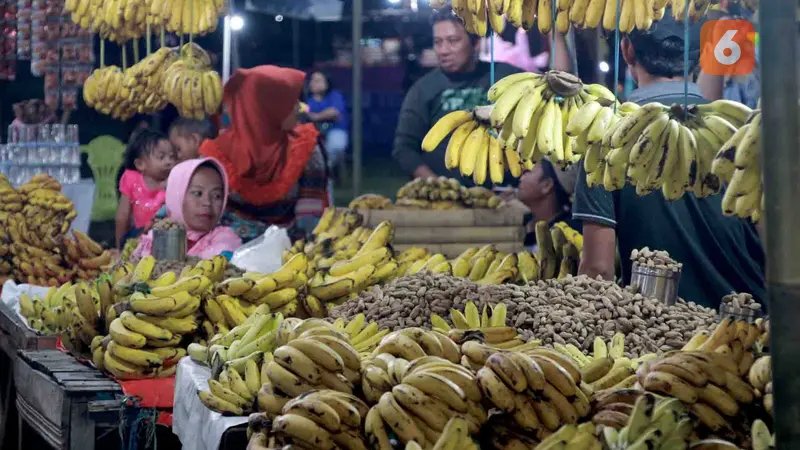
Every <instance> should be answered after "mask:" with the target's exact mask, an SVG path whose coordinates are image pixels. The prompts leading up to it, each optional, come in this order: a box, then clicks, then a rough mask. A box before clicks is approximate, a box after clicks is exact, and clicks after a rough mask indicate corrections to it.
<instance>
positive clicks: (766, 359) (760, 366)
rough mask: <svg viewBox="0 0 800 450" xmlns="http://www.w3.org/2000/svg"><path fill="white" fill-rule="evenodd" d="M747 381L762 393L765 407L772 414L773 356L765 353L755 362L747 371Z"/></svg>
mask: <svg viewBox="0 0 800 450" xmlns="http://www.w3.org/2000/svg"><path fill="white" fill-rule="evenodd" d="M747 381H749V382H750V385H751V386H753V389H755V390H756V392H758V393H761V396H762V403H763V405H764V409H765V410H766V411H767V413H769V415H770V416H771V415H772V406H773V397H772V357H771V356H770V355H763V356H761V357H759V358H758V359H756V360H755V362H753V365H752V366H750V370H749V371H748V372H747Z"/></svg>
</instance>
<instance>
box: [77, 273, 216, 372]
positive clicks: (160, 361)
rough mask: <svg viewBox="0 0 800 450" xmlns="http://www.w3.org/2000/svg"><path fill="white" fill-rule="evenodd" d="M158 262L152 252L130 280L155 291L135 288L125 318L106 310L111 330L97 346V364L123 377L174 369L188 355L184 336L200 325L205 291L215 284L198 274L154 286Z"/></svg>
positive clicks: (127, 303) (94, 349) (95, 354)
mask: <svg viewBox="0 0 800 450" xmlns="http://www.w3.org/2000/svg"><path fill="white" fill-rule="evenodd" d="M154 265H155V260H154V259H152V257H147V258H142V260H141V261H140V262H139V264H137V267H136V270H135V271H134V273H133V276H132V279H131V280H130V281H131V282H132V283H133V285H134V286H137V287H138V285H137V283H145V284H144V286H148V289H143V290H145V291H149V292H147V293H143V292H141V291H139V290H137V291H135V292H133V293H131V294H130V295H129V296H128V299H127V301H126V302H125V303H124V305H125V310H124V311H123V312H121V313H120V314H119V317H113V316H115V315H116V312H117V311H116V310H115V309H114V308H111V309H110V310H109V311H108V312H106V316H105V318H106V320H110V322H109V323H108V333H109V335H108V336H107V337H106V338H105V339H104V340H102V342H100V343H98V345H95V346H93V348H92V356H93V360H94V363H95V365H97V367H98V368H100V369H103V370H106V371H108V372H109V373H111V374H112V375H114V376H115V377H116V378H119V379H136V378H142V377H152V376H157V377H168V376H171V375H172V374H174V371H175V367H174V366H175V364H176V363H177V362H178V360H179V359H180V358H182V357H183V356H185V355H186V350H185V348H184V346H181V343H182V341H183V340H184V337H187V338H189V337H191V336H192V335H193V334H194V333H195V330H196V329H197V322H196V320H197V318H196V313H197V311H198V310H199V308H200V304H201V298H200V296H201V295H202V293H203V292H205V291H206V290H207V289H208V287H209V286H210V285H211V280H210V279H209V278H208V277H205V276H203V275H192V276H187V277H183V278H181V279H179V280H177V281H175V282H174V283H171V284H169V285H166V286H155V287H149V285H147V280H148V279H149V278H150V272H152V268H153V266H154ZM168 278H171V277H168ZM112 311H113V312H112ZM112 317H113V318H112Z"/></svg>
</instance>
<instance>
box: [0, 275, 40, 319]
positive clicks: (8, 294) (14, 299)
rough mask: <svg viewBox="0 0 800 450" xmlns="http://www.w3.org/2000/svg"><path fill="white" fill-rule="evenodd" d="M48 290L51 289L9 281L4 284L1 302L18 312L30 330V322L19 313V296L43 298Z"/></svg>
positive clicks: (0, 295) (0, 297)
mask: <svg viewBox="0 0 800 450" xmlns="http://www.w3.org/2000/svg"><path fill="white" fill-rule="evenodd" d="M48 289H50V288H46V287H41V286H34V285H32V284H17V283H15V282H14V280H8V281H6V282H5V283H3V293H2V294H0V301H2V302H3V303H5V304H6V305H7V306H8V307H9V308H11V309H12V310H13V311H14V312H16V313H17V315H18V316H19V318H20V320H21V321H22V323H24V324H25V325H26V326H27V327H28V328H30V325H28V321H27V320H26V319H25V317H23V316H22V314H20V312H19V296H20V295H22V294H28V295H30V296H34V295H38V296H39V297H42V298H43V297H44V296H45V295H46V294H47V291H48ZM31 329H33V328H31Z"/></svg>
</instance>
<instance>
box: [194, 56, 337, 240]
mask: <svg viewBox="0 0 800 450" xmlns="http://www.w3.org/2000/svg"><path fill="white" fill-rule="evenodd" d="M304 83H305V73H304V72H301V71H299V70H295V69H289V68H283V67H277V66H258V67H254V68H252V69H239V70H237V71H236V72H235V73H234V74H233V75H232V76H231V78H230V79H229V80H228V82H227V83H226V84H225V91H224V104H225V109H226V111H227V113H228V116H229V117H230V127H229V128H227V129H226V130H224V132H222V133H221V134H220V136H219V137H218V138H216V139H213V140H207V141H205V142H204V143H203V144H202V145H201V147H200V153H201V154H202V155H203V156H207V157H213V158H216V159H217V160H219V161H220V163H222V165H223V167H225V171H226V172H227V174H228V179H229V184H230V190H231V196H230V199H229V201H228V212H229V213H231V214H227V215H226V217H227V220H225V219H223V221H224V222H227V223H225V224H226V225H228V226H232V227H233V228H234V229H235V230H236V231H237V233H238V234H239V235H240V236H241V237H242V238H243V240H245V241H246V240H249V239H252V238H254V237H256V236H258V235H260V234H261V233H262V232H263V230H264V229H265V228H266V225H269V224H279V225H284V226H289V225H293V224H294V223H295V222H296V221H298V220H300V219H304V218H309V217H319V216H320V215H321V214H322V211H323V210H324V209H325V208H326V207H327V206H328V194H327V164H326V161H325V155H324V152H323V151H322V149H321V147H320V146H319V145H318V141H317V138H318V136H319V133H318V131H317V129H316V127H314V125H313V124H302V125H300V124H298V114H299V100H300V95H301V93H302V90H303V87H304ZM312 222H313V221H312ZM308 227H313V224H311V223H308V224H307V225H305V226H302V228H308Z"/></svg>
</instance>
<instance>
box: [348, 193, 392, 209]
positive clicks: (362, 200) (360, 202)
mask: <svg viewBox="0 0 800 450" xmlns="http://www.w3.org/2000/svg"><path fill="white" fill-rule="evenodd" d="M347 207H348V208H350V209H359V208H361V209H389V208H391V207H392V199H390V198H389V197H386V196H385V195H379V194H361V195H359V196H358V197H356V198H354V199H353V200H351V201H350V204H349V205H348V206H347Z"/></svg>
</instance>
